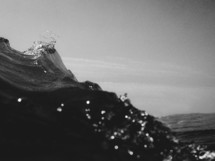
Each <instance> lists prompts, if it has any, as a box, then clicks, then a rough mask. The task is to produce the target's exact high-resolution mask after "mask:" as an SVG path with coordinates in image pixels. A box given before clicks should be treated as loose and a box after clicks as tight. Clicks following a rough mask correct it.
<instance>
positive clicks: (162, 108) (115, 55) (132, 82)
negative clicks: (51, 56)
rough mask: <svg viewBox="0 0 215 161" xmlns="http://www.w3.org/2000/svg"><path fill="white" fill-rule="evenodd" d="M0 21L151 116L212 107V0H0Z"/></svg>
mask: <svg viewBox="0 0 215 161" xmlns="http://www.w3.org/2000/svg"><path fill="white" fill-rule="evenodd" d="M0 29H1V30H0V31H1V33H0V36H3V37H5V38H8V39H9V40H10V44H11V46H12V47H13V48H15V49H17V50H20V51H24V50H26V49H28V48H29V47H31V45H32V43H33V42H34V41H36V40H45V41H48V40H49V38H47V37H54V38H55V39H56V41H57V44H56V49H57V50H58V52H59V53H60V55H61V56H62V58H63V61H64V63H65V65H66V66H67V68H68V69H70V70H71V71H72V72H73V73H74V74H75V75H76V77H77V79H78V80H79V81H85V80H90V81H93V82H96V83H98V84H99V85H100V86H101V87H102V88H103V90H105V91H113V92H116V93H117V95H120V94H123V93H128V97H129V98H130V99H131V102H132V104H133V105H134V106H135V107H137V108H139V109H141V110H146V111H147V112H148V113H150V114H153V115H155V116H163V115H169V114H179V113H198V112H201V113H211V112H215V53H214V51H215V1H214V0H1V5H0Z"/></svg>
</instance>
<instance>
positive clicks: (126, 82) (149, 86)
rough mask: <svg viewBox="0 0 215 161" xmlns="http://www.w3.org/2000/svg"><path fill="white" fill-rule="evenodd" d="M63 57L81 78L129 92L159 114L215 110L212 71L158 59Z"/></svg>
mask: <svg viewBox="0 0 215 161" xmlns="http://www.w3.org/2000/svg"><path fill="white" fill-rule="evenodd" d="M63 59H64V62H65V64H66V66H67V67H68V68H69V69H71V70H72V72H74V73H75V74H76V72H77V74H78V75H77V74H76V75H77V77H78V79H79V78H80V79H81V81H84V80H87V79H88V80H91V81H94V82H97V83H99V84H100V85H101V87H102V88H103V89H104V90H107V91H113V92H116V93H117V94H118V95H119V94H123V93H125V92H127V93H128V94H129V97H130V98H131V100H132V103H133V104H134V105H136V106H137V107H138V108H140V109H145V110H147V111H148V112H150V113H153V114H155V115H166V114H173V113H190V112H215V110H214V108H212V106H215V101H214V100H215V92H214V91H215V77H214V76H213V75H210V74H209V73H205V72H202V71H198V70H196V69H192V68H190V67H186V66H179V65H175V64H170V63H165V62H156V61H145V62H140V61H133V60H128V59H124V58H111V57H109V58H107V59H105V60H99V59H98V60H91V59H82V58H63ZM203 102H204V103H205V104H204V108H203V107H202V106H203Z"/></svg>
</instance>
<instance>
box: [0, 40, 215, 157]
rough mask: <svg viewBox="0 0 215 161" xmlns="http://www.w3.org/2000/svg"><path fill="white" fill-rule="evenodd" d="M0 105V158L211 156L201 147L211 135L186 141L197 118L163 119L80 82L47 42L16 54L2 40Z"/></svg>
mask: <svg viewBox="0 0 215 161" xmlns="http://www.w3.org/2000/svg"><path fill="white" fill-rule="evenodd" d="M0 110H1V112H0V148H1V151H0V161H14V160H16V161H17V160H18V161H19V160H20V161H49V160H51V161H53V160H54V161H73V160H75V161H214V160H215V152H214V151H212V150H209V149H208V148H207V147H205V146H204V145H205V144H207V145H209V142H212V138H211V137H209V139H208V140H207V141H206V139H203V141H202V142H201V141H200V138H199V139H198V140H199V141H198V142H195V143H192V142H190V139H188V136H191V135H187V134H189V132H190V131H191V132H194V131H195V130H194V127H195V128H197V127H198V126H199V123H194V122H193V123H188V122H189V120H188V122H187V123H185V124H182V123H183V121H185V120H186V119H185V118H186V116H180V117H179V118H177V116H174V117H166V119H165V118H162V121H163V122H165V123H162V122H161V121H160V120H159V119H157V118H155V117H154V116H152V115H149V114H148V113H147V112H146V111H142V110H139V109H138V108H136V107H134V106H133V105H132V103H131V102H130V100H129V99H128V98H126V97H123V98H122V97H117V95H116V94H115V93H114V92H108V91H103V90H102V88H101V87H100V86H99V85H98V84H96V83H93V82H90V81H85V82H79V81H78V80H77V78H76V77H75V76H74V75H73V73H72V72H71V71H70V70H68V69H67V68H66V67H65V65H64V64H63V62H62V60H61V57H60V55H59V53H58V52H57V50H56V49H55V48H54V44H52V43H45V42H36V43H35V44H34V45H33V46H32V47H31V48H29V49H28V50H27V51H25V52H20V51H17V50H15V49H13V48H11V47H10V44H9V41H8V40H7V39H4V38H0ZM196 116H197V115H196ZM188 118H189V119H190V116H189V117H188ZM200 118H201V117H200ZM211 118H212V117H211ZM192 120H194V119H192ZM195 120H197V122H198V119H197V118H196V119H195ZM200 122H201V121H200ZM202 122H204V123H205V126H207V127H209V126H208V125H209V124H207V123H206V122H207V121H206V120H204V121H202ZM202 122H201V123H202ZM208 122H210V120H208ZM188 124H189V126H190V127H189V126H188ZM175 125H177V126H175ZM202 125H203V124H201V127H200V128H199V131H200V132H202V131H201V130H202V127H203V126H202ZM210 125H211V124H210ZM211 126H212V125H211ZM211 129H212V127H210V128H209V130H211ZM186 130H187V131H186ZM203 131H207V129H204V130H203ZM187 132H188V133H187ZM195 132H196V131H195ZM185 134H186V135H185ZM204 134H206V133H201V134H200V135H198V136H204ZM193 136H194V135H192V137H193ZM201 139H202V138H201ZM196 140H197V139H196ZM187 141H189V142H187ZM201 144H202V145H201ZM211 147H212V146H211Z"/></svg>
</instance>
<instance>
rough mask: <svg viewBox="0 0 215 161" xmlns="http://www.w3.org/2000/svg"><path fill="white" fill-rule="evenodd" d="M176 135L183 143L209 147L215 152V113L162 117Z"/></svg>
mask: <svg viewBox="0 0 215 161" xmlns="http://www.w3.org/2000/svg"><path fill="white" fill-rule="evenodd" d="M160 120H161V121H162V122H163V123H164V124H166V125H167V126H168V127H169V128H170V129H171V130H172V131H173V132H174V133H175V135H176V136H177V137H178V138H179V139H180V140H183V141H186V142H194V143H196V144H201V145H207V146H208V148H209V149H212V150H215V113H212V114H201V113H191V114H178V115H171V116H166V117H161V118H160Z"/></svg>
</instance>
